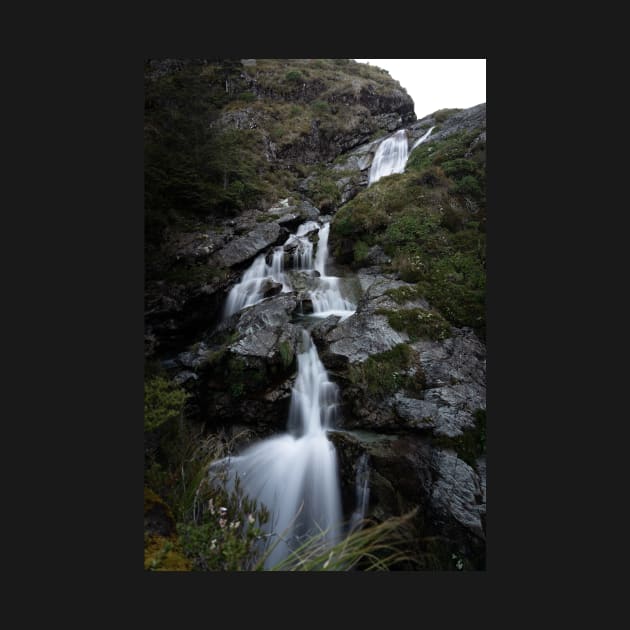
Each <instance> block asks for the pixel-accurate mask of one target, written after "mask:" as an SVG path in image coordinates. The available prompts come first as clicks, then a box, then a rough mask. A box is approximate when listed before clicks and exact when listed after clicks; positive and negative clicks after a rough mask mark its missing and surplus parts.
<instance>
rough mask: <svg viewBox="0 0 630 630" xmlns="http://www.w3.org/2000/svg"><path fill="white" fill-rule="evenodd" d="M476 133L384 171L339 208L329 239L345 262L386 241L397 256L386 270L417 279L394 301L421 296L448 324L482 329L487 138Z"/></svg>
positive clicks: (426, 147)
mask: <svg viewBox="0 0 630 630" xmlns="http://www.w3.org/2000/svg"><path fill="white" fill-rule="evenodd" d="M479 133H480V130H471V131H466V132H458V133H454V134H451V135H450V136H448V137H447V138H445V139H442V140H440V141H439V142H437V143H435V142H432V143H424V144H421V145H420V146H419V147H417V148H416V149H415V150H414V151H413V152H412V154H411V155H410V157H409V161H408V162H407V168H406V171H405V173H402V174H398V175H391V176H389V177H385V178H383V179H381V180H380V181H379V182H377V183H376V184H374V185H373V186H371V187H370V188H368V189H366V190H363V191H362V192H360V193H359V194H358V195H357V196H356V197H355V198H354V199H352V201H350V202H348V203H347V204H345V205H344V206H343V207H342V208H340V210H339V211H338V212H337V214H336V215H335V218H334V220H333V224H332V229H331V247H332V248H333V251H334V254H335V256H336V257H337V258H338V260H339V261H340V262H345V263H350V264H352V265H353V266H355V267H360V266H361V265H362V264H365V263H364V261H365V254H366V252H367V249H369V247H371V246H372V245H375V244H378V245H381V246H382V247H383V249H384V250H385V253H386V254H387V255H388V256H390V257H391V258H392V263H391V265H390V269H389V270H390V271H395V272H398V274H399V277H400V278H401V279H402V280H405V281H406V282H410V283H413V284H414V287H413V288H405V289H404V290H403V291H400V292H397V291H394V292H393V295H392V297H394V299H395V300H396V301H397V302H399V303H403V302H404V301H409V300H411V299H416V298H419V297H424V298H426V299H427V300H428V301H429V302H430V303H431V305H432V306H433V307H434V308H436V309H438V310H439V311H440V313H441V315H442V316H443V317H444V318H445V319H446V320H447V321H448V322H449V323H450V324H452V325H455V326H470V327H472V328H474V329H475V330H476V331H477V332H478V333H479V334H480V335H481V336H482V337H483V336H484V335H485V275H486V274H485V233H484V230H485V143H484V142H479V141H477V138H478V136H479ZM465 155H467V157H464V156H465ZM398 324H399V326H400V327H401V329H402V328H403V322H399V323H398ZM406 325H407V326H409V325H410V323H409V322H407V323H406ZM443 330H444V329H443V327H442V326H438V327H437V328H435V329H434V333H435V334H438V335H439V334H442V332H441V331H443ZM418 333H420V331H418Z"/></svg>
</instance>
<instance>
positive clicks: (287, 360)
mask: <svg viewBox="0 0 630 630" xmlns="http://www.w3.org/2000/svg"><path fill="white" fill-rule="evenodd" d="M278 351H279V352H280V359H281V360H282V365H283V366H284V367H285V368H288V367H290V366H291V365H292V363H293V359H294V358H295V353H294V352H293V347H292V346H291V344H290V343H289V342H288V341H281V342H280V343H279V344H278Z"/></svg>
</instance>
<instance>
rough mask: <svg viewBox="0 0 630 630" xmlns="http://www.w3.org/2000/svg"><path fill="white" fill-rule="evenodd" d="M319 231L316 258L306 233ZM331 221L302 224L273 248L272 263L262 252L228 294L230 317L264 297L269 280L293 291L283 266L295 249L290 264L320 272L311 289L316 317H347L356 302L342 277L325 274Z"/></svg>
mask: <svg viewBox="0 0 630 630" xmlns="http://www.w3.org/2000/svg"><path fill="white" fill-rule="evenodd" d="M314 230H319V241H318V244H317V254H316V255H315V259H314V260H313V243H312V241H310V240H309V238H307V235H308V234H310V233H311V232H313V231H314ZM329 234H330V223H326V224H325V225H323V226H320V225H319V223H316V222H315V221H306V222H305V223H302V224H301V225H300V226H299V228H298V230H297V232H296V233H295V234H292V235H291V236H290V237H289V239H288V240H287V242H286V243H285V244H284V246H283V247H276V248H275V249H274V250H273V255H272V256H273V257H272V260H271V264H268V263H267V262H266V257H265V255H264V254H260V256H258V257H257V258H256V259H255V260H254V262H253V263H252V265H251V266H250V267H249V269H248V270H247V271H246V272H245V273H244V274H243V278H242V279H241V281H240V282H239V283H238V284H236V285H234V286H233V287H232V289H231V290H230V293H229V295H228V298H227V301H226V305H225V311H224V316H225V317H229V316H230V315H232V314H233V313H236V312H237V311H240V310H241V309H242V308H245V307H246V306H252V305H253V304H257V303H258V302H260V301H262V300H263V299H264V297H265V289H266V288H268V284H267V281H271V282H276V283H278V284H282V293H286V292H288V291H291V290H292V286H291V281H290V279H289V277H288V276H287V274H286V273H285V269H284V261H285V254H286V252H287V251H292V254H291V257H290V259H291V266H292V267H293V268H294V269H297V270H302V271H313V270H315V271H317V272H318V273H319V277H318V278H316V279H315V280H314V283H315V284H316V287H315V288H314V289H312V290H311V291H309V292H308V297H309V298H310V299H311V301H312V303H313V316H314V317H328V316H329V315H338V316H339V317H341V319H342V320H343V319H346V318H347V317H349V316H350V315H352V314H353V313H354V312H355V310H356V305H355V304H354V303H353V302H352V301H351V300H349V299H347V298H345V297H343V295H342V293H341V278H339V277H337V276H327V275H326V261H327V259H328V236H329Z"/></svg>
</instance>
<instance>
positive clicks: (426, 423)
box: [393, 392, 438, 429]
mask: <svg viewBox="0 0 630 630" xmlns="http://www.w3.org/2000/svg"><path fill="white" fill-rule="evenodd" d="M393 404H394V410H395V412H396V415H397V416H398V417H399V418H400V419H401V420H403V421H404V422H405V423H407V424H408V425H409V426H410V427H411V428H419V429H429V428H433V427H434V426H435V421H436V420H435V419H436V417H437V415H438V407H437V405H436V404H435V403H432V402H430V401H427V400H419V399H417V398H409V397H408V396H405V395H404V394H402V393H400V392H396V394H395V395H394V398H393Z"/></svg>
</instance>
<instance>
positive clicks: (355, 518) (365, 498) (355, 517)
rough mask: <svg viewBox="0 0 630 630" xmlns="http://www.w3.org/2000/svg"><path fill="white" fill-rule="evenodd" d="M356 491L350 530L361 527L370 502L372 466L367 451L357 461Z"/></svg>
mask: <svg viewBox="0 0 630 630" xmlns="http://www.w3.org/2000/svg"><path fill="white" fill-rule="evenodd" d="M355 493H356V508H355V510H354V512H353V513H352V517H351V518H350V531H352V530H356V529H361V526H362V524H363V519H364V518H365V513H366V511H367V507H368V504H369V502H370V468H369V466H368V456H367V453H363V454H362V455H361V457H359V461H358V462H357V475H356V481H355Z"/></svg>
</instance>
